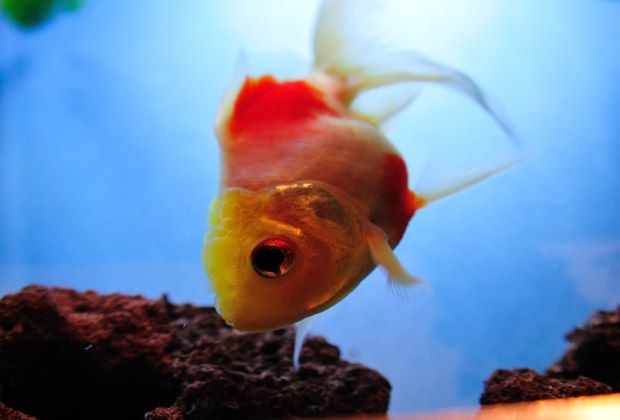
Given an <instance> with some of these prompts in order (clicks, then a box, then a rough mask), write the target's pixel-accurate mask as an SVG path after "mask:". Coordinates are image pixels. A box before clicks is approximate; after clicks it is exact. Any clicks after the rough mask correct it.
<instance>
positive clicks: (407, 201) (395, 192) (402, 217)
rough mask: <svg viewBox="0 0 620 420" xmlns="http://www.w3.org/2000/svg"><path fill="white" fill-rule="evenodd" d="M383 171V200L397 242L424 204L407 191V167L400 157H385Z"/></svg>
mask: <svg viewBox="0 0 620 420" xmlns="http://www.w3.org/2000/svg"><path fill="white" fill-rule="evenodd" d="M383 170H384V175H383V199H384V200H385V203H386V207H387V209H388V212H389V214H390V219H391V222H392V224H393V226H394V229H395V231H396V233H397V241H398V240H400V238H401V237H402V235H403V234H404V233H405V229H406V228H407V225H408V224H409V220H411V218H412V217H413V214H414V213H415V212H416V210H417V209H418V208H420V207H422V206H423V205H424V203H423V200H422V199H421V198H418V197H416V195H415V193H414V192H413V191H411V190H410V189H409V186H408V175H407V165H406V164H405V161H404V160H403V158H402V157H400V156H399V155H398V154H396V153H389V154H387V155H385V157H384V160H383Z"/></svg>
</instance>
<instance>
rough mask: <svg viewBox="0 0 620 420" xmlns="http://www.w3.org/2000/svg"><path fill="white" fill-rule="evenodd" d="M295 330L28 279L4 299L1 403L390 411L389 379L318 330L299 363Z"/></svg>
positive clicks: (72, 413) (160, 409) (163, 410)
mask: <svg viewBox="0 0 620 420" xmlns="http://www.w3.org/2000/svg"><path fill="white" fill-rule="evenodd" d="M293 337H294V332H293V330H292V328H289V329H282V330H277V331H273V332H267V333H260V334H242V333H239V332H236V331H234V330H232V329H231V328H230V327H228V326H227V325H226V324H225V323H224V322H223V321H222V320H221V318H220V317H219V316H218V315H217V313H216V312H215V311H214V310H213V309H212V308H199V307H194V306H191V305H173V304H171V303H170V302H169V301H168V300H167V299H166V297H162V298H161V299H159V300H149V299H145V298H143V297H140V296H126V295H120V294H112V295H99V294H97V293H95V292H92V291H89V292H85V293H79V292H76V291H74V290H70V289H61V288H45V287H41V286H29V287H26V288H25V289H23V290H22V291H21V292H19V293H16V294H12V295H7V296H5V297H3V298H2V299H1V300H0V401H2V402H3V403H5V404H7V406H4V405H3V406H0V410H3V409H5V408H3V407H6V410H9V408H8V407H11V408H12V409H15V410H19V411H21V412H22V413H26V414H27V415H30V416H35V417H40V418H45V419H72V418H89V419H90V418H94V419H109V418H144V417H145V416H146V418H148V419H157V420H160V419H174V420H176V419H179V420H180V419H202V418H218V417H246V418H247V417H283V416H312V415H322V416H326V415H345V414H356V413H383V412H385V411H386V410H387V406H388V402H389V397H390V385H389V383H388V382H387V380H386V379H385V378H384V377H383V376H381V375H380V374H379V373H377V372H376V371H374V370H371V369H368V368H366V367H363V366H361V365H358V364H351V363H348V362H346V361H344V360H342V359H341V358H340V352H339V350H338V348H337V347H334V346H332V345H330V344H329V343H327V342H326V341H325V340H324V339H323V338H321V337H311V338H310V339H308V340H307V341H306V345H305V346H304V349H303V351H302V357H301V367H300V369H299V371H297V372H295V371H293V368H292V360H291V358H292V346H293ZM2 413H3V412H2V411H0V415H1V414H2ZM15 413H17V414H19V413H18V412H17V411H15ZM15 418H19V417H15ZM25 418H28V417H25Z"/></svg>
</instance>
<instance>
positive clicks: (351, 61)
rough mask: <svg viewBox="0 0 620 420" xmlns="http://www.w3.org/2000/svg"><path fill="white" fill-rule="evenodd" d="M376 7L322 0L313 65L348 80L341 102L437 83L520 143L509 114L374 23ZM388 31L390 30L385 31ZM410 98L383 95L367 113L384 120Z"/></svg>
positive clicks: (363, 0) (361, 0)
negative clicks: (475, 106) (386, 90)
mask: <svg viewBox="0 0 620 420" xmlns="http://www.w3.org/2000/svg"><path fill="white" fill-rule="evenodd" d="M378 12H380V9H379V7H378V5H377V4H376V3H375V2H372V1H369V0H355V1H353V0H324V1H323V3H322V6H321V10H320V12H319V19H318V22H317V25H316V32H315V37H314V57H315V59H314V69H315V70H316V71H321V72H324V73H327V74H330V75H332V76H335V77H338V78H341V79H344V80H346V92H345V93H344V94H343V101H344V102H345V103H346V104H347V105H350V104H351V102H352V101H353V100H354V99H355V98H356V97H357V96H358V94H360V93H361V92H362V91H365V90H370V89H377V88H381V87H385V86H390V85H395V84H399V83H412V82H414V83H436V84H441V85H444V86H446V87H449V88H452V89H454V90H457V91H460V92H461V93H463V94H465V95H466V96H467V97H469V98H471V99H472V100H473V101H474V102H476V103H477V104H478V105H479V106H480V107H481V108H482V109H483V110H485V111H486V112H487V113H488V114H489V115H490V116H491V117H492V118H493V119H494V120H495V121H496V122H497V124H498V125H499V126H500V127H501V128H502V129H503V130H504V131H505V132H506V133H507V134H508V136H509V137H510V138H511V139H513V141H514V142H515V144H517V145H518V142H517V140H516V137H515V136H514V132H513V130H512V128H511V126H510V124H509V123H508V121H507V120H506V118H505V117H504V116H503V115H502V114H501V113H500V112H499V111H498V109H497V108H496V107H495V106H494V105H492V104H491V102H490V101H489V99H488V98H487V96H486V94H485V93H484V92H483V90H482V89H481V88H480V87H479V86H478V85H477V84H476V83H475V82H474V81H473V80H472V79H471V78H470V77H469V76H467V75H466V74H464V73H462V72H460V71H458V70H455V69H452V68H450V67H448V66H445V65H443V64H439V63H436V62H434V61H432V60H430V59H427V58H425V57H424V56H422V55H420V54H418V53H415V52H407V51H402V50H400V49H398V48H396V47H394V45H395V42H389V41H388V40H386V39H385V36H384V34H381V33H380V29H379V28H378V26H377V25H376V24H375V23H374V22H375V21H376V20H377V19H376V15H377V13H378ZM386 32H387V31H386ZM415 96H416V92H412V93H411V94H410V95H409V99H407V100H403V99H402V98H400V99H396V98H390V97H386V98H384V99H383V102H382V106H381V107H377V109H376V110H374V111H373V112H372V113H368V112H363V111H361V112H360V113H361V114H362V115H368V116H369V117H370V118H369V119H370V120H371V122H374V123H376V124H380V123H381V122H383V121H385V120H386V119H388V118H390V117H392V116H393V115H396V114H397V113H399V112H400V111H402V110H403V109H405V108H406V107H407V105H409V104H410V103H411V102H412V101H413V99H414V98H415Z"/></svg>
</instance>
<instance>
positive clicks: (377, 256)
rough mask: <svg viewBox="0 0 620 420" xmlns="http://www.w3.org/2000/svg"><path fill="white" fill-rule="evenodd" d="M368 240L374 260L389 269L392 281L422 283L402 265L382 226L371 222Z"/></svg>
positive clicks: (402, 284) (407, 283) (401, 284)
mask: <svg viewBox="0 0 620 420" xmlns="http://www.w3.org/2000/svg"><path fill="white" fill-rule="evenodd" d="M366 240H367V242H368V248H369V249H370V256H371V258H372V260H373V261H374V263H375V264H377V265H379V266H381V267H383V268H384V269H385V270H386V271H387V273H388V276H389V280H390V282H394V283H396V284H398V285H399V286H413V285H416V284H420V283H422V281H421V280H420V279H418V278H417V277H414V276H412V275H411V274H409V273H408V272H407V270H405V268H404V267H403V266H402V264H401V263H400V261H399V260H398V257H396V254H394V251H392V248H391V247H390V244H389V243H388V239H387V236H386V235H385V233H384V232H383V231H382V230H381V228H379V227H377V226H376V225H373V224H369V226H368V230H367V233H366Z"/></svg>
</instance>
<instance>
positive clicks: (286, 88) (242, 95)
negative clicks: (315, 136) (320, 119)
mask: <svg viewBox="0 0 620 420" xmlns="http://www.w3.org/2000/svg"><path fill="white" fill-rule="evenodd" d="M321 114H327V115H334V114H336V112H335V111H334V110H332V109H331V108H330V107H329V106H328V105H327V104H326V103H325V101H324V100H323V95H322V93H321V92H320V91H319V90H318V89H317V88H315V87H314V86H312V85H310V84H309V83H307V82H306V81H303V80H299V81H283V82H279V81H277V80H276V79H275V78H274V77H272V76H262V77H260V78H258V79H255V78H251V77H248V78H246V79H245V82H244V83H243V86H242V87H241V89H240V90H239V93H238V94H237V98H236V100H235V103H234V106H233V109H232V115H231V117H230V120H229V130H230V133H231V135H232V136H233V137H237V136H242V135H247V134H252V135H257V136H264V135H267V138H273V136H274V135H277V133H280V132H281V129H282V128H284V127H287V128H288V127H290V126H291V125H294V124H298V123H301V122H304V121H305V120H308V119H311V118H313V117H315V116H317V115H321Z"/></svg>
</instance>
